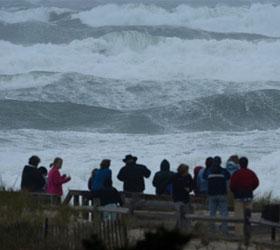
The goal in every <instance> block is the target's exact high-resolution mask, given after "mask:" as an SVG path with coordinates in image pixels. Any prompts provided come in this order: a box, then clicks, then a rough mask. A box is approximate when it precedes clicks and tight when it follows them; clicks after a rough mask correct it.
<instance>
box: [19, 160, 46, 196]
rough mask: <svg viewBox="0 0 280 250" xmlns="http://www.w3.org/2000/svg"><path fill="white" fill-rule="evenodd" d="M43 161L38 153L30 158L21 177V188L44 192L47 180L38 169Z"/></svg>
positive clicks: (28, 190)
mask: <svg viewBox="0 0 280 250" xmlns="http://www.w3.org/2000/svg"><path fill="white" fill-rule="evenodd" d="M40 162H41V160H40V158H39V157H38V156H37V155H33V156H31V157H30V158H29V161H28V165H26V166H25V167H24V168H23V171H22V177H21V190H22V191H27V192H42V190H43V188H44V186H45V184H46V183H45V180H44V178H43V176H42V175H41V173H40V171H39V170H38V165H39V163H40Z"/></svg>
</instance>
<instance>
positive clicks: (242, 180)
mask: <svg viewBox="0 0 280 250" xmlns="http://www.w3.org/2000/svg"><path fill="white" fill-rule="evenodd" d="M239 165H240V170H237V171H236V172H235V173H234V174H233V175H232V177H231V179H230V189H231V191H232V192H233V195H234V212H235V216H236V217H237V218H244V211H245V209H249V210H251V209H252V201H253V191H254V190H255V189H256V188H257V187H258V186H259V179H258V177H257V175H256V174H255V172H254V171H252V170H251V169H249V168H248V159H247V158H246V157H241V158H240V160H239ZM235 231H236V233H237V234H238V235H242V233H243V228H242V225H236V226H235Z"/></svg>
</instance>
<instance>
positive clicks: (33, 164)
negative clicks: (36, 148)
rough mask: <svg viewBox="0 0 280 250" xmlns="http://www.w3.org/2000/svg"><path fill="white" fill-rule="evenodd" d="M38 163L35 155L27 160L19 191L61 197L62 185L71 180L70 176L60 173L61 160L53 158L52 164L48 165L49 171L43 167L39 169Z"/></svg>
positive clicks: (38, 160) (38, 159) (39, 160)
mask: <svg viewBox="0 0 280 250" xmlns="http://www.w3.org/2000/svg"><path fill="white" fill-rule="evenodd" d="M40 162H41V159H40V158H39V157H38V156H36V155H33V156H31V157H30V158H29V161H28V165H26V166H25V167H24V168H23V171H22V177H21V190H22V191H26V192H33V193H37V192H45V193H49V194H51V195H58V196H62V195H63V189H62V185H63V184H64V183H67V182H69V181H70V180H71V177H70V176H66V175H61V173H60V169H61V167H62V164H63V160H62V159H61V158H59V157H57V158H55V159H54V161H53V163H51V164H50V168H51V169H50V171H48V170H47V168H46V167H44V166H40V167H39V164H40Z"/></svg>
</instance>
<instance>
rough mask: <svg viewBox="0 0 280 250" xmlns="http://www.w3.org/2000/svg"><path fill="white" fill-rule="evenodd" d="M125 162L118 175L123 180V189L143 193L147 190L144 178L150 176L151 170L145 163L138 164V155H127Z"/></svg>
mask: <svg viewBox="0 0 280 250" xmlns="http://www.w3.org/2000/svg"><path fill="white" fill-rule="evenodd" d="M123 162H124V163H125V166H124V167H122V168H121V170H120V171H119V173H118V176H117V178H118V179H119V180H120V181H122V182H123V190H124V191H125V192H134V193H143V191H144V190H145V181H144V178H149V177H150V175H151V171H150V170H149V169H148V168H147V167H146V166H145V165H140V164H136V162H137V157H135V156H132V155H126V156H125V158H124V159H123Z"/></svg>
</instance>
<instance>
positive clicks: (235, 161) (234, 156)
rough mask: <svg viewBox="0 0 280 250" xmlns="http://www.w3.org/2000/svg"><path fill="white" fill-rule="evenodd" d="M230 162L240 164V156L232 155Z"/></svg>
mask: <svg viewBox="0 0 280 250" xmlns="http://www.w3.org/2000/svg"><path fill="white" fill-rule="evenodd" d="M228 161H232V162H234V163H235V164H239V158H238V155H231V156H230V157H229V159H228Z"/></svg>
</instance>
